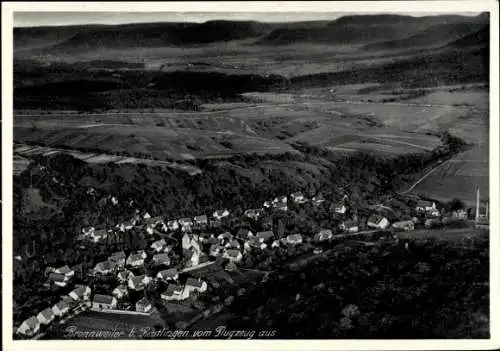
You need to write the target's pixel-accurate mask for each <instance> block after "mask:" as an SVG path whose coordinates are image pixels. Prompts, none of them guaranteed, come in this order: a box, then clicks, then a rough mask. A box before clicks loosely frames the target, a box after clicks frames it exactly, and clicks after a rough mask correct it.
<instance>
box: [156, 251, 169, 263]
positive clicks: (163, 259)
mask: <svg viewBox="0 0 500 351" xmlns="http://www.w3.org/2000/svg"><path fill="white" fill-rule="evenodd" d="M153 262H154V264H155V265H156V266H160V265H163V266H169V265H170V257H168V254H167V253H159V254H156V255H154V256H153Z"/></svg>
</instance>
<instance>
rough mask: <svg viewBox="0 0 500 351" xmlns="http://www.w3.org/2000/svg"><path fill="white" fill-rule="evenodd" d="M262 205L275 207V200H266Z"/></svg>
mask: <svg viewBox="0 0 500 351" xmlns="http://www.w3.org/2000/svg"><path fill="white" fill-rule="evenodd" d="M262 207H264V208H271V207H273V202H272V201H264V203H263V204H262Z"/></svg>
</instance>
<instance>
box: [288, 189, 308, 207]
mask: <svg viewBox="0 0 500 351" xmlns="http://www.w3.org/2000/svg"><path fill="white" fill-rule="evenodd" d="M290 198H291V199H292V201H293V202H295V203H296V204H303V203H306V202H307V199H306V198H305V196H304V194H302V193H301V192H300V191H297V192H295V193H292V194H290Z"/></svg>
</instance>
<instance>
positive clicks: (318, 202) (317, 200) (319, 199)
mask: <svg viewBox="0 0 500 351" xmlns="http://www.w3.org/2000/svg"><path fill="white" fill-rule="evenodd" d="M311 201H312V203H313V205H315V206H319V205H321V204H322V203H323V202H325V198H324V197H323V195H321V194H318V195H316V196H313V198H312V199H311Z"/></svg>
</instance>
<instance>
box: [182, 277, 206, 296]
mask: <svg viewBox="0 0 500 351" xmlns="http://www.w3.org/2000/svg"><path fill="white" fill-rule="evenodd" d="M205 291H207V283H206V282H205V281H203V280H201V279H195V278H188V279H187V280H186V284H185V285H184V290H183V292H182V294H183V295H184V297H185V298H188V297H189V296H191V294H192V293H193V292H198V293H203V292H205Z"/></svg>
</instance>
